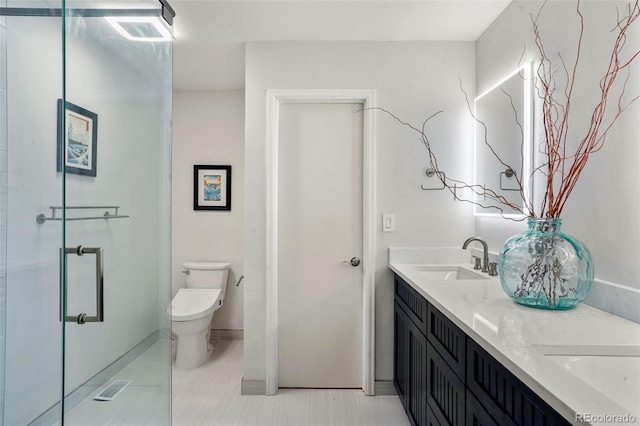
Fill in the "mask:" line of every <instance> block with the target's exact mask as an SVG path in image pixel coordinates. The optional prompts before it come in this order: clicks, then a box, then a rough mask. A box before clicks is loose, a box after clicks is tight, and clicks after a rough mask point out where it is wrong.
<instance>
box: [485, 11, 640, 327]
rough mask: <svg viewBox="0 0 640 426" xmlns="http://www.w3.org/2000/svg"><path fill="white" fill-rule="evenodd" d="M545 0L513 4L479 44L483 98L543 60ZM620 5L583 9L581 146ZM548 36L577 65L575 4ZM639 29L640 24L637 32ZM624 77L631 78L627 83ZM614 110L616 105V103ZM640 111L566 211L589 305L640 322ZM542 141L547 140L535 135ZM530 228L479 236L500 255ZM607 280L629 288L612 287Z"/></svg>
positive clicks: (589, 171)
mask: <svg viewBox="0 0 640 426" xmlns="http://www.w3.org/2000/svg"><path fill="white" fill-rule="evenodd" d="M540 5H541V2H540V1H516V2H514V3H512V4H511V5H509V6H508V7H507V9H506V10H505V11H504V12H503V13H502V14H501V15H500V17H499V18H498V19H497V20H496V21H495V22H494V23H493V25H492V26H491V27H490V28H489V29H488V30H487V31H486V32H485V33H484V34H483V35H482V36H481V37H480V38H479V39H478V41H477V82H476V84H477V88H478V93H481V92H482V91H484V90H486V89H487V88H488V87H490V86H491V85H493V84H494V83H496V82H497V81H499V80H501V79H502V78H503V77H504V76H506V75H507V74H509V73H510V72H512V71H513V70H515V69H516V68H517V66H518V61H519V59H520V57H521V55H522V51H523V46H525V45H526V47H527V50H526V53H525V55H524V60H533V59H536V58H537V57H538V56H539V55H538V54H537V51H536V48H535V44H534V43H533V39H532V31H531V28H532V26H531V20H530V15H529V14H530V13H533V14H536V13H537V11H538V9H539V7H540ZM616 6H618V7H620V10H621V11H624V10H626V2H618V1H591V2H583V4H582V6H581V9H582V11H583V14H584V17H585V35H584V41H583V46H584V47H583V52H582V54H581V59H580V68H579V71H578V79H577V81H578V85H577V86H576V89H575V94H576V95H575V99H574V102H573V104H572V108H573V111H574V113H575V116H574V118H573V119H572V126H573V127H572V128H573V132H572V133H571V136H570V138H571V139H572V140H574V141H577V140H579V139H580V138H581V136H583V135H584V129H585V124H586V123H588V120H589V118H590V116H591V113H592V112H593V108H594V106H595V105H596V100H597V96H598V83H599V80H600V78H601V77H602V76H603V74H604V71H605V69H606V66H607V65H608V61H609V57H610V51H611V46H612V45H613V41H614V39H613V35H612V33H611V32H610V30H611V28H613V26H614V24H615V22H616ZM540 22H541V34H542V37H543V42H544V45H545V48H546V50H547V52H548V53H549V54H550V55H555V54H556V53H558V52H559V53H561V54H562V55H563V57H564V58H565V60H566V61H567V63H569V64H572V63H573V62H572V60H573V57H574V55H575V46H576V42H577V35H578V27H577V25H578V20H577V15H576V13H575V3H574V2H563V1H551V2H550V3H549V4H547V6H546V9H545V11H543V15H542V18H541V20H540ZM636 26H637V25H636ZM638 34H639V31H638V30H635V31H634V32H633V33H632V34H630V36H629V39H628V47H629V49H628V50H627V52H632V51H634V50H638V48H639V46H640V41H639V40H640V37H639V36H638ZM639 70H640V62H637V63H636V64H635V67H634V68H633V73H632V75H631V78H630V84H629V88H628V93H629V94H630V95H633V96H636V95H638V93H640V78H639V76H640V72H639ZM622 78H624V76H622ZM612 101H613V102H611V101H610V106H615V105H614V104H615V100H613V99H612ZM638 113H640V104H639V103H636V104H635V105H634V106H632V107H631V108H629V109H628V110H627V112H626V113H625V115H624V116H623V117H622V118H621V119H620V120H618V122H617V123H616V126H615V128H614V129H613V130H612V131H611V132H610V133H609V137H608V139H607V142H606V144H605V147H604V149H602V150H601V151H600V152H598V153H596V154H594V155H593V156H592V157H591V158H590V159H589V164H588V165H587V167H586V169H585V170H584V172H583V174H582V176H581V178H580V181H579V183H578V185H577V186H576V188H575V190H574V191H573V194H572V195H571V198H570V200H569V202H568V203H567V206H566V209H565V210H564V212H563V214H562V219H563V230H564V231H565V232H567V233H569V234H570V235H573V236H574V237H576V238H578V239H580V240H582V241H583V242H584V243H586V245H587V246H588V247H589V249H590V250H591V253H592V255H593V260H594V264H595V273H596V279H597V280H598V281H597V283H596V285H595V286H594V291H593V293H592V297H590V299H588V301H587V303H590V304H593V305H595V306H597V307H600V308H601V309H605V310H608V311H610V312H614V313H616V314H618V315H622V316H625V317H627V318H630V319H633V320H635V321H640V314H638V312H640V309H638V308H639V307H640V306H639V305H638V303H640V270H638V268H637V263H638V262H637V259H638V258H639V257H640V244H638V241H640V220H638V208H639V207H640V187H639V186H638V182H640V169H639V168H638V166H637V163H638V160H639V159H640V145H638V143H637V140H638V135H639V134H640V122H639V121H638V119H637V117H638ZM536 140H537V141H541V140H542V139H541V133H538V134H536ZM524 229H526V224H525V223H521V224H514V223H509V222H507V221H505V220H502V219H496V218H481V217H478V218H477V219H476V230H477V233H478V234H479V235H480V236H481V237H484V238H486V239H487V241H488V242H489V244H490V248H491V249H492V250H493V251H496V252H497V251H499V250H500V246H501V245H502V243H503V242H504V240H505V239H506V238H508V237H509V236H511V235H513V234H515V233H516V232H520V231H521V230H524ZM602 281H608V282H612V283H616V284H618V285H622V286H624V287H626V288H624V287H622V288H621V287H620V286H616V285H607V283H606V282H604V283H603V282H602Z"/></svg>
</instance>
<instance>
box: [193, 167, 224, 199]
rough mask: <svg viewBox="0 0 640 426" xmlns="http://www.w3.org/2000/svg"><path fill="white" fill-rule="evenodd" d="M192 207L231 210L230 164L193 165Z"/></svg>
mask: <svg viewBox="0 0 640 426" xmlns="http://www.w3.org/2000/svg"><path fill="white" fill-rule="evenodd" d="M193 209H194V210H231V166H205V165H199V164H196V165H194V166H193Z"/></svg>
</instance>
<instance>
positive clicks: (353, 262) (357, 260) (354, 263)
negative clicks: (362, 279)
mask: <svg viewBox="0 0 640 426" xmlns="http://www.w3.org/2000/svg"><path fill="white" fill-rule="evenodd" d="M342 263H349V264H351V266H358V265H359V264H360V258H357V257H352V258H351V260H344V261H343V262H342Z"/></svg>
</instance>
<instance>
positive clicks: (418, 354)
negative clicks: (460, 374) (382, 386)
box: [406, 321, 427, 426]
mask: <svg viewBox="0 0 640 426" xmlns="http://www.w3.org/2000/svg"><path fill="white" fill-rule="evenodd" d="M408 336H409V338H408V340H409V345H408V351H409V372H408V374H409V376H408V377H409V388H408V393H407V408H406V411H407V414H408V415H409V420H411V423H412V424H413V425H416V426H426V424H427V338H426V336H425V335H424V334H422V332H421V331H420V329H419V328H418V327H417V326H416V325H415V324H414V323H413V322H411V321H409V334H408Z"/></svg>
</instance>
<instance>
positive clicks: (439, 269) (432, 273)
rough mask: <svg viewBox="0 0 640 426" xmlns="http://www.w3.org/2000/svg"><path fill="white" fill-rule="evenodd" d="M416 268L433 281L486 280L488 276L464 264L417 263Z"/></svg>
mask: <svg viewBox="0 0 640 426" xmlns="http://www.w3.org/2000/svg"><path fill="white" fill-rule="evenodd" d="M414 269H415V270H416V271H418V272H420V273H421V274H422V275H423V276H424V277H425V278H427V279H428V280H433V281H450V280H486V279H487V277H486V276H484V275H482V274H481V273H479V272H474V271H472V270H470V269H467V268H464V267H462V266H452V265H429V266H425V265H419V266H418V265H416V266H414Z"/></svg>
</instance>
